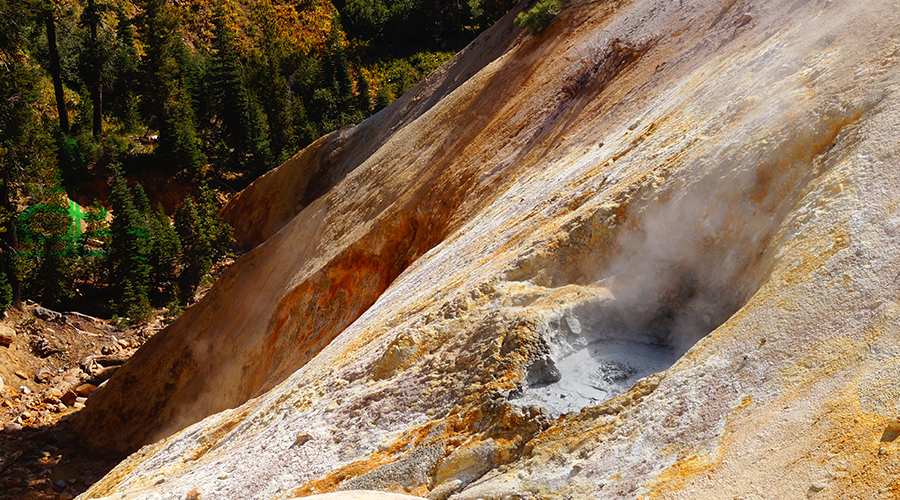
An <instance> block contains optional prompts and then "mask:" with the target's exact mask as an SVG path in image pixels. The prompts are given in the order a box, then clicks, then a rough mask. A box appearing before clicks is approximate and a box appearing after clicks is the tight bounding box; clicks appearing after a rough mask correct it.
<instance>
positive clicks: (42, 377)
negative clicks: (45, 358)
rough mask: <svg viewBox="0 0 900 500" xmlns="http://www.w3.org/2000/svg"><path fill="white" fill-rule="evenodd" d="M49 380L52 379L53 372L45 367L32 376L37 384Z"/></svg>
mask: <svg viewBox="0 0 900 500" xmlns="http://www.w3.org/2000/svg"><path fill="white" fill-rule="evenodd" d="M51 378H53V371H52V370H50V369H49V368H47V367H46V366H45V367H43V368H41V369H40V370H38V372H37V373H35V374H34V380H35V381H36V382H38V383H44V382H49V381H50V379H51Z"/></svg>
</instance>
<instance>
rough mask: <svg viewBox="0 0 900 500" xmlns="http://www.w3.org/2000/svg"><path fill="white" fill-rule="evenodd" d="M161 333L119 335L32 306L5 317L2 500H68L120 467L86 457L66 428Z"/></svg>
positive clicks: (0, 404)
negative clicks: (127, 362) (97, 393)
mask: <svg viewBox="0 0 900 500" xmlns="http://www.w3.org/2000/svg"><path fill="white" fill-rule="evenodd" d="M163 326H164V325H163V323H162V322H161V320H160V319H156V320H154V321H152V322H150V323H148V324H146V325H141V326H139V327H134V328H126V329H120V328H117V327H116V326H114V325H112V324H110V323H109V322H108V321H105V320H102V319H99V318H93V317H90V316H86V315H83V314H79V313H74V312H69V313H60V312H56V311H51V310H48V309H45V308H42V307H40V306H38V305H36V304H34V303H27V304H26V305H25V306H24V307H23V309H22V310H20V311H15V310H10V311H7V312H6V314H5V317H4V318H3V319H2V321H0V339H2V338H4V337H3V334H5V335H7V337H6V338H7V340H8V339H9V337H8V336H9V335H12V342H10V343H9V345H5V342H0V378H2V383H0V499H24V500H36V499H41V500H43V499H54V500H64V499H70V498H73V497H74V496H77V495H78V494H80V493H81V492H83V491H85V490H86V489H87V488H88V486H90V485H91V484H92V483H94V482H95V481H97V480H98V479H100V478H101V477H103V475H104V474H106V472H108V471H109V470H110V469H112V467H113V466H115V465H116V463H117V461H116V460H110V459H108V458H106V457H101V456H97V455H93V454H90V453H88V452H87V451H86V450H84V449H83V448H82V447H81V446H80V445H79V440H78V438H77V436H75V435H73V434H72V433H71V432H69V430H68V421H69V420H70V419H71V418H72V417H73V416H74V415H75V414H76V413H77V412H78V411H80V410H81V408H83V407H84V403H85V401H86V400H87V398H89V397H90V396H91V394H94V393H95V392H94V391H97V390H103V389H102V388H103V386H104V383H105V381H106V380H107V379H108V378H109V377H110V376H111V375H112V374H113V373H114V372H115V371H116V370H117V369H118V367H119V366H120V365H121V364H122V363H124V362H125V360H127V359H128V358H129V357H131V355H132V354H134V352H135V351H136V350H137V348H138V347H140V346H141V345H142V344H143V343H144V342H145V341H146V340H147V339H149V338H150V337H151V336H153V335H154V334H155V333H156V332H157V331H159V330H160V329H161V328H162V327H163ZM98 387H99V388H100V389H97V388H98Z"/></svg>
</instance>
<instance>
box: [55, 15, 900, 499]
mask: <svg viewBox="0 0 900 500" xmlns="http://www.w3.org/2000/svg"><path fill="white" fill-rule="evenodd" d="M895 11H896V9H895V8H894V6H893V5H892V4H891V2H887V1H877V0H872V1H867V2H861V3H857V4H852V5H851V4H849V3H843V2H832V1H824V0H823V1H816V0H793V1H776V0H771V1H752V0H729V1H727V2H724V3H723V2H714V1H709V0H685V1H683V2H662V1H658V0H633V1H618V2H617V1H602V2H580V3H579V2H570V3H565V4H564V5H563V9H562V12H560V14H559V15H558V16H557V17H556V19H555V20H554V22H553V23H552V24H551V25H550V26H549V27H548V28H547V29H546V30H545V31H544V32H542V33H540V34H538V35H535V36H532V35H530V34H529V33H528V32H527V31H525V30H521V29H518V28H516V27H515V26H514V25H513V24H512V17H513V16H514V15H515V12H512V13H511V14H510V15H509V16H507V17H506V18H505V19H503V20H501V21H500V22H499V23H498V24H497V25H496V26H494V27H493V28H492V29H490V30H488V31H486V32H485V33H484V34H483V35H482V36H481V37H480V38H479V39H478V40H476V41H475V42H473V44H472V45H471V46H470V47H469V48H467V49H466V50H465V51H463V52H462V53H460V54H459V55H458V56H457V57H456V58H454V59H453V60H452V61H450V62H449V63H448V64H447V65H445V66H444V67H442V68H441V69H439V70H438V71H437V72H435V73H434V74H433V75H432V76H431V77H429V78H428V79H427V80H426V81H425V82H423V83H421V84H420V85H419V86H417V87H416V88H414V89H413V90H412V91H410V93H408V94H407V95H405V96H404V97H402V98H401V99H399V100H398V101H397V102H395V103H394V104H393V105H392V106H390V107H388V108H386V109H385V110H383V111H382V112H380V113H379V114H377V115H376V116H374V117H372V118H371V119H369V120H367V121H366V122H364V123H362V124H360V125H358V126H356V127H353V128H349V129H346V130H343V131H340V132H339V133H335V134H332V135H330V136H328V137H325V138H323V139H321V140H320V142H319V143H316V144H314V145H312V146H311V147H310V149H307V150H306V151H304V152H301V153H300V154H299V155H298V156H296V157H295V158H294V159H293V160H291V161H290V162H288V163H286V164H285V165H283V166H282V167H281V168H279V169H277V170H275V171H273V172H271V173H269V174H268V175H267V176H265V177H263V178H262V179H260V181H258V182H257V183H255V184H254V185H253V186H251V187H250V188H248V190H247V191H246V192H245V193H242V194H241V195H240V196H237V197H236V198H235V199H234V200H233V201H232V205H231V206H230V207H229V208H228V209H227V210H226V212H227V213H229V214H230V215H229V217H231V218H232V220H234V222H235V224H236V225H237V226H238V227H237V234H239V235H241V238H242V241H243V242H244V245H245V246H247V247H248V248H249V247H254V248H253V250H251V251H249V252H248V253H247V254H245V255H244V256H243V257H242V258H241V259H240V260H239V261H238V262H236V264H235V265H234V266H233V267H232V268H231V269H230V270H229V271H228V272H227V273H226V274H225V276H223V278H222V279H220V281H219V282H218V283H217V285H216V286H215V287H214V288H213V290H211V291H210V293H209V294H208V295H207V296H206V297H205V298H204V299H203V300H202V301H201V302H200V303H198V304H197V305H196V306H195V307H192V308H191V309H190V310H189V311H188V312H187V313H186V314H185V315H184V316H182V318H181V319H179V320H178V321H177V322H176V323H175V324H173V325H172V326H170V327H169V328H167V329H166V330H164V331H163V332H161V333H160V334H159V335H157V336H155V337H154V338H153V339H152V340H151V341H150V342H148V343H147V344H146V345H145V346H144V347H142V348H141V349H140V350H139V351H138V353H137V354H136V355H135V356H134V357H133V358H132V360H131V361H129V362H128V363H127V364H126V365H124V367H123V368H122V369H120V370H119V371H118V372H117V373H116V374H115V375H114V376H113V377H112V378H111V379H110V381H109V382H108V384H107V387H106V388H105V389H104V390H103V391H102V392H101V393H99V394H98V395H97V396H95V397H92V398H91V399H90V400H89V401H88V404H87V407H86V408H85V409H84V410H83V411H82V412H81V413H80V415H79V417H78V418H76V419H75V421H74V422H73V423H74V425H75V427H76V428H77V429H78V430H79V431H80V432H81V436H82V437H83V440H84V441H85V442H86V443H87V444H89V445H90V446H92V447H93V448H95V449H98V450H105V451H109V452H117V453H122V454H125V453H129V452H133V453H132V454H131V455H130V456H128V458H126V459H125V460H124V461H122V462H121V463H120V464H119V465H117V466H116V467H115V468H114V469H113V470H112V471H110V473H109V474H108V475H107V476H106V477H104V479H102V480H101V481H99V482H97V483H96V484H95V485H93V486H92V487H91V489H89V490H88V491H87V492H86V493H85V494H84V496H83V498H102V497H109V498H151V499H156V498H158V499H162V498H185V496H187V495H189V494H191V492H197V491H202V495H203V498H204V499H206V500H210V499H213V500H214V499H219V498H223V499H224V498H258V499H273V498H296V497H303V496H309V495H312V494H317V493H327V492H334V491H340V490H359V489H371V490H380V491H388V492H397V493H409V494H414V495H417V496H420V497H428V498H431V499H441V500H443V499H446V498H451V499H455V500H462V499H472V500H474V499H477V498H484V499H501V498H722V497H729V498H772V497H777V498H893V497H895V496H896V494H897V483H896V480H895V478H896V477H897V475H896V473H897V469H898V463H900V462H898V460H900V458H898V457H900V454H898V453H896V451H897V450H896V446H897V445H896V444H895V442H896V438H897V437H898V436H900V424H898V423H897V422H898V420H897V419H898V413H897V408H896V401H897V400H898V392H897V387H900V385H898V384H897V382H898V381H897V376H896V373H898V372H897V370H896V369H895V368H896V367H897V366H898V365H900V357H898V353H897V350H896V347H895V346H896V345H897V344H898V338H897V337H898V334H900V330H898V327H897V325H898V323H897V321H896V320H897V312H896V311H897V300H898V296H900V291H898V283H897V280H896V276H898V274H900V245H897V241H898V240H897V239H898V234H900V218H898V216H897V207H900V180H898V177H897V175H896V172H897V171H898V166H900V165H898V164H897V163H898V160H897V158H900V155H898V151H897V150H898V147H900V146H898V142H897V140H896V131H897V130H900V94H898V90H900V88H898V85H897V83H898V77H900V70H898V66H897V61H898V54H900V52H898V50H900V49H898V44H897V36H898V35H900V32H898V28H897V26H900V23H898V22H897V21H898V19H897V16H898V14H897V13H896V12H895ZM329 162H330V163H329ZM243 213H246V214H248V215H247V218H246V222H244V223H242V220H243V219H242V218H241V217H240V214H243ZM242 224H245V225H244V226H242ZM616 342H629V343H630V344H629V345H634V346H641V347H640V349H643V352H656V351H654V349H657V348H659V349H666V350H668V352H671V353H672V356H671V359H672V360H673V361H674V364H672V365H671V366H668V367H661V368H660V370H661V371H660V372H659V373H640V374H639V375H634V377H635V379H636V380H632V379H629V378H628V377H630V376H632V375H631V374H635V373H637V372H636V371H635V370H637V366H636V365H637V364H638V363H637V362H636V359H635V358H640V357H642V356H644V355H643V354H639V355H634V356H632V358H629V357H627V356H624V357H621V358H618V359H617V360H616V363H617V364H615V365H612V364H610V360H609V359H606V358H603V346H604V345H613V343H616ZM640 349H637V348H635V350H631V351H629V352H638V351H640ZM573 356H583V357H591V356H593V358H591V362H594V363H595V364H596V365H597V370H600V371H586V372H579V371H578V370H572V369H571V368H572V367H571V366H570V365H567V364H566V363H568V362H569V360H571V359H577V358H573ZM579 373H587V375H588V377H590V376H592V374H593V375H596V376H598V377H600V378H601V379H603V380H605V381H607V382H608V383H610V384H612V382H613V381H627V383H625V382H623V387H622V389H627V390H625V391H624V392H622V393H619V394H615V393H616V392H618V389H616V390H610V391H609V395H610V396H611V399H606V400H603V398H596V397H594V398H593V399H592V398H591V397H583V398H580V399H577V401H576V402H574V403H573V405H571V406H570V405H569V404H568V403H566V404H562V403H560V404H553V405H551V404H543V403H542V400H540V399H534V398H531V396H530V395H533V394H534V392H533V391H536V390H537V391H544V392H543V393H542V394H543V395H544V397H554V395H555V397H560V398H561V397H562V396H566V397H569V396H568V395H567V393H566V391H567V390H568V389H565V390H559V391H557V392H555V393H554V392H553V390H554V389H553V388H554V387H557V388H558V387H574V388H575V389H572V390H574V391H580V390H581V389H578V388H579V387H584V386H586V385H587V384H589V383H590V380H578V381H577V382H578V383H571V384H569V385H566V383H568V382H571V380H569V379H567V378H566V377H579V376H581V375H579ZM554 384H556V385H554ZM592 387H593V386H592ZM605 387H607V389H610V388H611V386H605ZM594 389H597V387H594ZM597 390H598V391H599V390H600V389H597ZM548 392H549V394H548ZM561 408H565V409H564V410H562V409H561ZM570 408H571V411H569V409H570ZM564 412H565V413H564ZM91 429H94V430H97V429H99V430H101V432H91V431H90V430H91ZM142 446H143V447H142Z"/></svg>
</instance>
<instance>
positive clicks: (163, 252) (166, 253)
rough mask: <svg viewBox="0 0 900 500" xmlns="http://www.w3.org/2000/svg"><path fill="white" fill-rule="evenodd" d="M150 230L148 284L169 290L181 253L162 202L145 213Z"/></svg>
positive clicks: (178, 241)
mask: <svg viewBox="0 0 900 500" xmlns="http://www.w3.org/2000/svg"><path fill="white" fill-rule="evenodd" d="M147 223H148V227H149V231H150V249H149V254H148V263H149V264H150V286H151V289H152V290H160V289H162V290H164V291H166V290H169V289H170V288H171V286H172V285H174V284H175V269H176V264H177V262H178V259H179V256H180V255H181V241H180V240H179V239H178V233H176V232H175V228H174V227H173V226H172V222H171V221H170V220H169V217H168V216H166V213H165V211H164V210H163V207H162V204H160V205H159V206H158V207H157V209H156V210H153V211H151V212H150V213H148V214H147Z"/></svg>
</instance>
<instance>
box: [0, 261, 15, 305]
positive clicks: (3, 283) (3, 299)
mask: <svg viewBox="0 0 900 500" xmlns="http://www.w3.org/2000/svg"><path fill="white" fill-rule="evenodd" d="M6 274H7V271H6V270H5V269H0V309H6V308H7V307H9V306H10V305H11V304H12V299H13V294H12V286H11V285H10V284H9V279H8V278H7V277H6Z"/></svg>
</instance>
